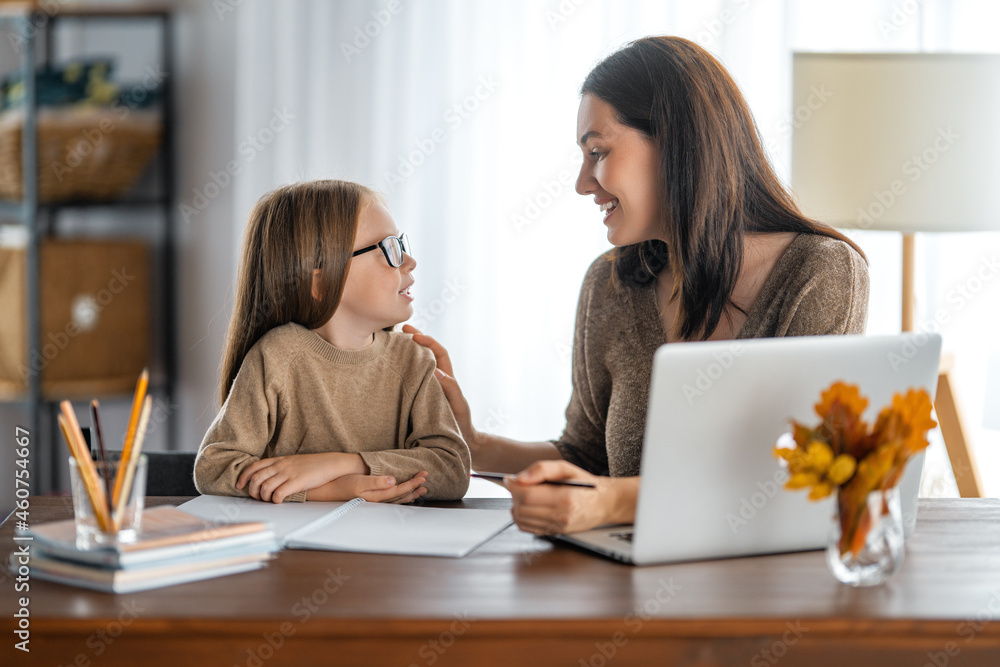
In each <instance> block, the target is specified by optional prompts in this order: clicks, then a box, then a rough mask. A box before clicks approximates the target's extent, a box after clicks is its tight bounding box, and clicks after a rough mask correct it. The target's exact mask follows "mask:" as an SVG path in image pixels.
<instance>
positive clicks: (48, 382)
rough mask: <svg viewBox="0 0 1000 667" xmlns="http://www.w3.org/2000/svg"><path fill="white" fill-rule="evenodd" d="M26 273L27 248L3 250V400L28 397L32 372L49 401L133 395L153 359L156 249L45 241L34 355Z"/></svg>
mask: <svg viewBox="0 0 1000 667" xmlns="http://www.w3.org/2000/svg"><path fill="white" fill-rule="evenodd" d="M25 269H26V262H25V250H24V248H23V247H2V246H0V395H5V396H8V397H11V396H17V395H19V394H20V395H23V394H24V393H25V392H26V390H27V380H28V378H29V377H30V376H31V374H32V373H40V374H41V379H42V392H43V394H44V395H45V396H46V397H49V398H74V397H77V398H90V397H92V396H100V395H103V394H116V393H128V392H130V391H132V389H133V388H134V386H135V379H136V377H138V375H139V373H140V372H141V371H142V369H143V367H145V366H148V365H149V360H150V349H149V348H150V343H149V339H150V305H149V294H150V291H149V247H148V246H147V245H146V244H145V243H143V242H141V241H132V240H128V241H117V240H116V241H109V240H62V239H59V240H46V241H44V242H43V243H42V245H41V248H40V274H41V275H40V281H39V292H40V303H39V304H38V308H39V312H40V317H41V341H40V344H39V345H38V348H37V349H36V350H33V351H32V352H31V353H30V354H29V352H28V350H27V349H26V348H27V334H26V331H27V313H28V311H27V305H28V304H27V289H26V283H25V279H26V270H25Z"/></svg>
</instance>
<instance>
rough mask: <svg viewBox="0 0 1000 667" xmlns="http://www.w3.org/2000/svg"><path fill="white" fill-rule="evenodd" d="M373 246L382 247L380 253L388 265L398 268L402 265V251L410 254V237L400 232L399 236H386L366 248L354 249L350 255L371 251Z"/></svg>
mask: <svg viewBox="0 0 1000 667" xmlns="http://www.w3.org/2000/svg"><path fill="white" fill-rule="evenodd" d="M375 248H381V249H382V254H383V255H385V261H387V262H389V266H391V267H393V268H398V267H400V266H402V265H403V253H406V254H407V255H409V254H410V239H408V238H406V234H400V235H399V236H387V237H385V238H384V239H382V240H381V241H379V242H378V243H376V244H375V245H370V246H368V247H367V248H362V249H361V250H355V251H354V254H353V255H351V257H357V256H358V255H360V254H362V253H365V252H371V251H372V250H374V249H375Z"/></svg>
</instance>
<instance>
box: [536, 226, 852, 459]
mask: <svg viewBox="0 0 1000 667" xmlns="http://www.w3.org/2000/svg"><path fill="white" fill-rule="evenodd" d="M609 259H610V256H609V255H607V254H605V255H602V256H601V257H599V258H597V260H596V261H595V262H594V263H593V264H591V266H590V269H589V270H588V272H587V276H586V278H584V281H583V288H582V289H581V290H580V302H579V305H578V308H577V314H576V333H575V337H574V342H573V393H572V396H571V397H570V402H569V406H568V407H567V408H566V429H565V430H564V431H563V434H562V437H561V438H560V439H559V440H557V441H554V444H555V445H556V447H557V448H558V449H559V451H560V453H561V454H562V456H563V458H565V459H566V460H567V461H570V462H571V463H575V464H576V465H578V466H580V467H581V468H584V469H586V470H589V471H590V472H592V473H594V474H600V475H608V474H610V475H612V476H614V477H628V476H634V475H638V474H639V462H640V459H641V456H642V439H643V433H644V430H645V424H646V407H647V403H648V402H649V385H650V373H651V371H652V367H653V353H654V352H656V349H657V348H658V347H659V346H660V345H663V344H664V343H666V342H667V337H666V333H665V332H664V330H663V320H662V318H661V317H660V313H659V310H658V306H657V302H656V292H655V287H654V285H652V284H651V285H649V286H648V287H644V288H627V287H623V288H616V287H614V286H613V285H612V284H611V272H612V265H611V262H610V261H609ZM867 318H868V266H867V264H866V263H865V260H864V259H863V258H862V257H861V255H859V254H858V253H857V251H855V250H854V249H853V248H852V247H851V246H849V245H848V244H846V243H844V242H843V241H838V240H836V239H831V238H829V237H826V236H820V235H814V234H800V235H798V236H797V237H795V239H794V240H793V241H792V243H791V244H790V245H789V246H788V249H787V250H786V251H785V253H784V254H783V255H782V256H781V258H780V259H779V260H778V263H777V264H776V265H775V267H774V269H773V270H772V272H771V275H770V277H768V279H767V281H765V283H764V286H763V287H762V288H761V291H760V294H759V296H758V297H757V300H756V302H754V305H753V307H752V308H751V309H750V312H749V313H748V316H747V319H746V321H745V322H744V324H743V327H742V328H741V329H740V331H739V333H738V334H737V338H771V337H777V336H814V335H823V334H860V333H864V331H865V322H866V320H867Z"/></svg>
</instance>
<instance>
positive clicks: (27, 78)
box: [0, 4, 177, 494]
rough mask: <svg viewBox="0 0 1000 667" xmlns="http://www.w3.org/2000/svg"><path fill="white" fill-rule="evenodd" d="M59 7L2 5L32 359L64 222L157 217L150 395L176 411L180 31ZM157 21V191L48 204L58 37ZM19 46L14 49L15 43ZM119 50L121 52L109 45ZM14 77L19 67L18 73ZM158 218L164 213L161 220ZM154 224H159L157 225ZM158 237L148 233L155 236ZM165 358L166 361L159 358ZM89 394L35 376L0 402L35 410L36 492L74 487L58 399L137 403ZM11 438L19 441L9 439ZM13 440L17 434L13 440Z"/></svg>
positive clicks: (170, 416) (158, 17) (161, 23)
mask: <svg viewBox="0 0 1000 667" xmlns="http://www.w3.org/2000/svg"><path fill="white" fill-rule="evenodd" d="M53 7H54V8H55V9H56V10H57V11H56V13H54V14H51V15H50V14H48V13H46V12H45V11H41V10H39V9H37V8H31V7H30V6H29V5H27V4H25V5H9V4H0V38H2V39H4V41H8V35H9V34H10V33H12V32H13V33H14V34H15V35H16V36H17V39H18V40H20V43H21V45H22V48H21V49H20V56H21V63H20V72H21V75H22V76H21V79H22V81H23V82H24V92H25V102H24V104H25V114H24V121H23V126H22V147H23V149H22V167H23V169H22V171H23V184H24V188H23V190H24V191H23V198H22V199H21V201H10V200H0V224H5V225H7V224H19V225H22V226H23V227H24V228H25V230H26V236H27V245H26V248H25V263H26V269H27V275H26V279H25V283H26V287H27V295H26V297H27V313H26V315H27V317H26V323H27V331H26V332H25V333H26V336H27V348H26V349H27V354H28V359H29V360H30V359H31V356H32V352H33V351H35V350H37V349H39V348H40V347H41V346H40V341H41V337H42V331H41V316H40V308H39V299H40V284H39V283H40V277H41V266H40V246H41V244H42V241H43V240H45V239H47V238H58V236H59V233H60V230H59V226H60V219H61V217H62V215H63V214H64V213H66V212H71V211H83V210H91V211H107V212H109V213H111V212H116V211H120V210H125V209H129V210H131V209H134V210H135V211H136V212H137V213H141V214H142V215H137V216H136V217H137V219H140V218H143V217H145V218H147V220H144V221H142V224H146V225H148V224H155V225H159V226H160V227H159V228H157V229H155V230H152V231H155V232H157V233H158V235H159V238H158V239H157V242H156V243H155V244H154V245H153V250H154V261H153V262H152V265H151V269H152V270H153V271H155V273H152V274H151V275H152V281H151V285H152V286H153V288H154V289H155V292H154V293H153V294H151V295H150V298H151V300H152V302H153V304H152V308H153V310H152V313H153V318H152V319H153V322H157V331H156V334H157V336H154V337H152V338H151V353H152V355H153V356H154V358H153V359H151V360H150V361H151V366H152V368H151V370H153V377H152V379H151V384H150V391H151V394H152V395H153V396H154V399H161V400H162V401H164V402H165V404H166V405H167V406H173V405H174V400H173V399H174V394H175V379H176V353H175V332H174V321H175V317H174V314H175V310H176V307H175V260H174V257H175V246H176V238H175V234H176V232H175V229H174V220H173V217H174V213H173V207H174V201H175V197H174V155H173V147H174V112H173V107H174V100H173V91H172V85H171V81H170V76H171V75H172V73H173V71H174V70H173V62H174V61H173V53H172V47H173V32H172V30H173V27H172V24H171V15H170V12H169V11H168V9H167V8H165V7H162V6H159V5H157V6H130V7H108V6H104V7H87V6H73V5H70V6H63V5H58V6H55V5H53ZM98 23H100V24H104V25H107V24H125V25H129V26H131V25H136V24H140V23H142V24H146V25H148V24H153V25H156V26H157V27H158V30H159V34H160V38H161V39H160V42H161V45H160V53H159V58H160V62H161V64H162V67H163V70H164V71H165V72H166V73H167V77H166V78H165V80H164V81H163V82H162V83H161V84H160V85H161V86H162V87H161V88H160V91H161V99H160V101H159V103H158V107H159V110H160V114H161V122H162V142H161V146H160V149H159V151H158V153H157V155H156V156H155V158H154V162H153V165H152V170H151V171H150V170H147V175H148V174H149V173H151V172H152V173H153V174H155V175H156V178H155V182H154V183H150V184H147V185H149V186H150V187H151V188H152V190H153V192H152V193H145V194H138V193H133V192H130V193H128V194H126V195H125V197H124V198H122V199H120V200H115V201H107V202H92V201H60V202H51V203H45V202H39V193H38V154H37V150H38V146H37V143H36V129H37V120H38V105H37V95H36V93H37V91H36V85H35V76H34V73H35V72H36V71H37V70H38V68H39V67H42V66H44V65H46V64H48V63H52V62H54V48H55V34H56V31H57V30H59V29H60V28H61V27H62V26H64V25H67V26H72V25H79V26H81V27H86V26H91V25H94V24H98ZM11 43H13V42H11ZM108 48H109V50H111V49H113V45H109V47H108ZM8 71H10V70H8ZM153 213H158V214H159V215H155V216H154V215H152V214H153ZM148 218H154V219H155V222H153V221H151V220H148ZM147 231H148V230H147ZM156 357H158V358H156ZM87 391H88V388H86V387H85V386H82V387H81V388H80V392H79V394H80V395H75V396H72V397H71V396H49V395H45V393H44V392H43V388H42V373H37V372H36V373H30V374H29V375H28V378H27V390H26V392H25V393H24V394H23V395H21V396H0V403H6V404H8V405H11V404H16V405H19V406H20V407H21V409H22V410H24V411H26V412H27V421H26V422H24V423H25V425H27V427H28V428H29V429H30V430H31V433H32V441H33V445H32V448H33V451H32V455H31V491H32V493H33V494H40V493H48V492H51V491H54V490H59V488H60V487H61V486H65V480H61V475H60V469H61V460H62V458H64V457H61V456H60V454H61V453H63V446H62V444H61V443H60V442H59V440H58V428H57V427H56V426H55V415H56V413H57V411H58V408H57V404H56V401H58V400H61V399H62V398H78V399H79V398H86V399H88V400H89V398H91V397H93V398H98V399H99V400H101V401H102V404H103V403H104V402H105V401H106V400H107V401H112V400H118V399H122V400H126V401H127V400H129V399H130V398H131V397H130V396H127V395H124V394H122V395H103V396H102V395H96V394H95V395H90V394H89V393H87V394H86V396H84V395H83V394H84V393H85V392H87ZM164 412H165V416H164V417H163V421H164V422H165V427H166V443H167V447H168V448H169V449H172V448H173V446H174V443H175V442H176V437H175V436H176V431H177V427H176V415H175V412H176V411H175V410H172V409H169V407H168V409H167V410H165V411H164ZM4 435H5V436H8V435H10V434H6V433H5V434H4ZM11 437H12V436H11Z"/></svg>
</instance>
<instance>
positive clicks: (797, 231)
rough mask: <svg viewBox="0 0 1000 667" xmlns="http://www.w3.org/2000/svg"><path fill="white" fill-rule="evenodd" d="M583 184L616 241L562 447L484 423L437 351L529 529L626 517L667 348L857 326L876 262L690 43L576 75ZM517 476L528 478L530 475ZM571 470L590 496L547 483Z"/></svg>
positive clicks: (580, 347) (466, 421)
mask: <svg viewBox="0 0 1000 667" xmlns="http://www.w3.org/2000/svg"><path fill="white" fill-rule="evenodd" d="M581 93H582V99H581V102H580V110H579V115H578V118H577V138H578V143H579V145H580V148H581V150H582V151H583V154H584V159H583V166H582V167H581V169H580V175H579V178H578V179H577V182H576V190H577V192H579V193H580V194H582V195H592V196H593V197H594V203H595V204H597V205H598V206H600V207H601V210H602V211H603V212H604V213H605V217H604V224H605V225H606V226H607V230H608V240H609V241H610V242H611V243H612V244H613V245H614V246H615V248H614V249H613V250H611V251H610V252H608V253H606V254H605V255H602V256H601V257H599V258H598V259H597V260H596V261H595V262H594V263H593V264H592V265H591V267H590V270H589V271H588V272H587V276H586V278H585V279H584V282H583V287H582V290H581V293H580V301H579V306H578V310H577V317H576V333H575V338H574V347H573V394H572V397H571V399H570V403H569V407H568V408H567V409H566V422H567V423H566V429H565V431H564V432H563V435H562V437H561V438H560V439H559V440H557V441H553V442H518V441H514V440H509V439H506V438H501V437H498V436H494V435H489V434H485V433H480V432H478V431H476V429H475V428H474V427H473V426H472V423H471V421H470V418H469V406H468V403H467V402H466V401H465V399H464V397H463V396H462V392H461V390H460V389H459V386H458V384H457V383H456V381H455V379H454V377H453V375H454V374H453V372H452V368H451V363H450V360H449V358H448V353H447V351H446V350H445V349H444V348H443V347H442V346H441V345H440V344H438V343H437V342H436V341H434V340H433V339H432V338H430V337H428V336H425V335H422V334H419V332H417V331H416V329H413V328H412V327H409V328H408V329H406V330H407V331H410V332H411V333H414V334H415V336H414V338H415V339H416V340H417V342H419V343H422V344H424V345H427V346H428V347H430V348H431V349H432V350H433V351H434V353H435V356H436V357H437V363H438V377H439V379H440V381H441V384H442V386H443V387H444V390H445V393H446V394H447V396H448V399H449V401H450V403H451V405H452V408H453V410H454V411H455V416H456V418H457V419H458V422H459V425H460V426H461V429H462V433H463V435H464V436H465V438H466V440H467V442H468V444H469V448H470V450H471V452H472V462H473V467H474V468H476V469H480V470H498V471H503V472H510V473H518V474H517V475H516V477H513V478H508V482H507V488H508V489H509V490H510V491H511V494H512V495H513V499H514V508H513V516H514V519H515V521H516V522H517V525H518V526H519V527H520V528H521V529H522V530H526V531H529V532H533V533H539V534H547V533H562V532H574V531H579V530H586V529H589V528H593V527H595V526H598V525H602V524H608V523H632V522H633V521H634V518H635V506H636V499H637V497H638V489H639V477H638V476H637V475H638V473H639V461H640V457H641V453H642V438H643V431H644V426H645V422H646V406H647V402H648V396H649V384H650V371H651V369H652V359H653V353H654V352H655V351H656V349H657V348H658V347H659V346H660V345H662V344H664V343H675V342H683V341H697V340H722V339H734V338H762V337H774V336H803V335H821V334H851V333H863V332H864V328H865V321H866V318H867V311H868V270H867V264H866V262H867V260H866V259H865V257H864V255H863V253H862V252H861V250H860V248H858V247H857V246H856V245H855V244H854V243H853V242H851V241H850V240H848V239H847V238H846V237H844V236H843V235H842V234H840V233H838V232H836V231H834V230H833V229H831V228H830V227H827V226H826V225H823V224H820V223H817V222H814V221H812V220H809V219H807V218H805V217H804V216H803V215H802V213H801V212H800V211H799V210H798V208H797V206H796V205H795V203H794V201H793V199H792V197H791V196H790V194H789V193H788V192H787V191H786V190H785V189H784V187H783V186H782V185H781V183H780V182H779V180H778V178H777V176H776V175H775V173H774V171H773V169H772V168H771V165H770V164H769V162H768V159H767V156H766V154H765V153H764V149H763V148H762V145H761V140H760V136H759V135H758V132H757V127H756V125H755V123H754V121H753V117H752V116H751V114H750V111H749V109H748V107H747V104H746V102H745V100H744V99H743V97H742V95H741V94H740V92H739V89H738V87H737V86H736V83H735V82H734V81H733V79H732V77H730V75H729V74H728V73H727V72H726V70H725V69H724V68H723V67H722V65H721V64H720V63H719V62H718V61H717V60H715V58H713V57H712V56H711V55H710V54H709V53H708V52H706V51H705V50H704V49H702V48H701V47H699V46H697V45H696V44H694V43H693V42H690V41H688V40H685V39H681V38H678V37H649V38H645V39H641V40H638V41H636V42H633V43H632V44H630V45H628V46H626V47H625V48H623V49H622V50H620V51H618V52H616V53H614V54H612V55H611V56H609V57H608V58H606V59H605V60H604V61H602V62H601V63H599V64H598V65H597V66H596V67H595V68H594V70H593V71H592V72H591V73H590V74H589V75H588V76H587V79H586V81H584V84H583V87H582V91H581ZM518 471H521V472H518ZM558 479H575V480H582V481H587V482H591V483H593V484H595V485H596V488H595V489H593V490H589V489H580V488H573V487H566V486H553V485H542V484H540V483H541V482H542V481H544V480H558Z"/></svg>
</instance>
